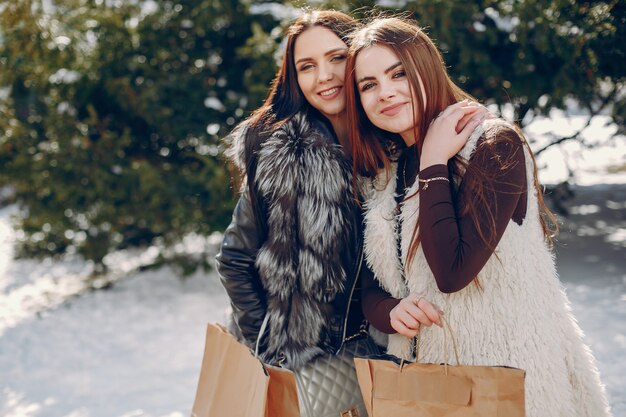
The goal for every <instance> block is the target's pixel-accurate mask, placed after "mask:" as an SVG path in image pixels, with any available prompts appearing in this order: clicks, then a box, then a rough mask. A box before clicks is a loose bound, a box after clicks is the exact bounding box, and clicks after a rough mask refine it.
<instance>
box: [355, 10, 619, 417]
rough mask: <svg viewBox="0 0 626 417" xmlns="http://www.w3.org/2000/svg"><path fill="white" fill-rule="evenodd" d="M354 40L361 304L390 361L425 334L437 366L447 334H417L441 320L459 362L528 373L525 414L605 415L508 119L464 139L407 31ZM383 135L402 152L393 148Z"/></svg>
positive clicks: (379, 28)
mask: <svg viewBox="0 0 626 417" xmlns="http://www.w3.org/2000/svg"><path fill="white" fill-rule="evenodd" d="M351 42H352V43H351V48H350V55H349V58H348V63H347V72H346V74H347V75H346V93H347V95H346V97H347V111H348V126H349V129H348V130H349V139H350V142H351V148H352V154H353V159H354V170H355V171H356V172H358V173H359V174H362V175H364V176H366V177H367V176H369V177H371V178H370V179H369V180H364V181H363V193H364V198H365V203H364V211H365V214H364V217H365V230H364V236H365V237H364V241H365V243H364V246H365V248H364V252H365V259H366V262H367V264H368V266H369V267H370V268H371V270H372V271H373V275H369V276H367V277H365V276H364V277H363V280H364V281H363V287H364V289H363V302H362V306H363V310H364V315H365V317H366V318H367V319H368V320H369V321H370V322H371V323H372V325H374V326H375V327H377V328H378V329H379V330H382V331H383V332H386V333H388V334H389V342H388V352H389V353H391V354H393V355H396V356H398V357H401V358H405V359H411V358H413V350H414V349H415V346H414V342H413V340H414V337H415V336H416V335H417V333H418V332H420V333H421V334H420V341H421V348H420V361H423V362H428V363H441V362H443V361H444V360H445V358H444V355H445V353H444V352H443V350H442V346H443V343H444V342H443V338H444V332H443V331H442V330H441V329H436V328H433V327H429V328H424V327H423V325H427V326H428V325H430V324H432V322H433V321H435V322H438V321H440V320H441V315H442V314H445V318H446V322H447V323H449V324H450V328H451V330H452V332H453V333H454V335H455V336H456V338H457V342H458V345H459V352H458V353H459V357H460V361H461V363H462V364H464V365H487V366H512V367H517V368H522V369H524V370H525V371H526V415H527V416H528V417H565V416H567V417H577V416H580V417H583V416H584V417H592V416H593V417H599V416H600V417H602V416H608V415H610V411H609V408H608V405H607V401H606V398H605V394H604V390H603V387H602V384H601V382H600V379H599V375H598V371H597V369H596V367H595V365H594V359H593V357H592V355H591V353H590V351H589V349H588V348H587V347H586V346H585V345H584V344H583V342H582V340H581V330H580V328H579V327H578V325H577V324H576V321H575V319H574V318H573V316H572V314H571V311H570V308H569V302H568V300H567V297H566V295H565V293H564V292H563V290H562V287H561V284H560V282H559V279H558V276H557V273H556V269H555V264H554V258H553V255H552V252H551V231H550V230H549V227H548V223H547V221H546V218H548V219H553V218H552V216H551V215H550V213H549V211H548V210H547V208H546V207H545V205H544V202H543V199H542V191H541V188H540V187H539V185H538V182H537V173H536V167H535V161H534V158H533V155H532V152H531V150H530V148H529V146H528V144H527V143H526V141H525V139H524V137H523V135H522V134H521V132H520V131H519V129H517V128H516V127H514V126H513V125H510V124H509V123H507V122H505V121H504V120H501V119H489V120H480V119H475V120H470V122H469V123H468V124H467V125H466V126H465V128H464V129H462V130H460V131H459V130H458V129H456V126H457V124H458V122H459V120H462V119H464V118H467V117H468V115H469V114H471V113H472V111H473V110H472V109H471V107H469V106H467V105H466V102H465V101H464V100H465V99H468V98H469V95H468V94H467V93H465V92H464V91H462V90H461V89H460V88H459V87H458V86H456V85H455V84H454V83H453V82H452V81H451V80H450V78H449V77H448V74H447V72H446V68H445V64H444V62H443V59H442V57H441V55H440V53H439V51H438V50H437V48H436V46H435V45H434V43H433V42H432V41H431V40H430V39H429V38H428V36H427V35H426V34H425V33H424V32H423V31H422V30H420V29H419V28H418V27H417V26H416V25H415V24H414V23H413V22H409V21H405V20H402V19H398V18H380V19H375V20H373V21H372V22H371V23H369V24H368V25H366V26H364V27H362V28H361V29H359V30H358V31H357V32H356V33H355V34H354V36H353V39H352V41H351ZM389 137H392V138H393V137H396V138H400V139H401V142H403V147H402V149H401V150H400V151H397V152H395V153H394V152H390V151H388V148H387V147H386V146H385V145H384V144H385V140H386V139H388V138H389ZM427 300H428V301H427ZM428 302H430V303H435V304H436V305H437V306H440V307H441V308H442V310H441V311H439V313H438V314H439V316H437V317H434V319H435V320H433V317H426V316H425V315H424V312H423V310H424V307H425V306H426V304H427V303H428ZM429 305H432V304H429ZM444 312H445V313H444ZM422 352H423V354H422Z"/></svg>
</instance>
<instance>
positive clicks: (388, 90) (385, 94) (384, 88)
mask: <svg viewBox="0 0 626 417" xmlns="http://www.w3.org/2000/svg"><path fill="white" fill-rule="evenodd" d="M395 95H396V94H395V92H394V90H393V88H392V86H391V85H389V84H388V83H386V82H381V83H380V87H379V88H378V101H387V100H389V99H390V98H393V97H395Z"/></svg>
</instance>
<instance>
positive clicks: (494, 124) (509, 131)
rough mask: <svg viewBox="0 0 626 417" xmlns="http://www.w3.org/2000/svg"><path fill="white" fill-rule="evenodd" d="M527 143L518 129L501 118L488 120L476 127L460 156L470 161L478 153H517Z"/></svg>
mask: <svg viewBox="0 0 626 417" xmlns="http://www.w3.org/2000/svg"><path fill="white" fill-rule="evenodd" d="M525 143H526V140H525V139H524V136H523V134H522V133H521V131H520V129H519V128H518V127H516V126H514V125H512V124H511V123H509V122H507V121H506V120H503V119H500V118H495V119H487V120H485V121H484V122H482V123H481V124H480V125H478V126H477V127H476V129H475V130H474V132H473V133H472V134H471V135H470V137H469V139H468V140H467V144H466V145H465V146H464V147H463V149H461V151H460V152H459V155H460V156H461V157H463V158H464V159H465V160H470V159H471V158H473V157H474V156H475V154H477V153H478V154H484V153H488V154H493V153H495V154H499V155H501V154H502V153H504V154H510V153H516V152H517V150H521V148H522V146H523V145H524V144H525Z"/></svg>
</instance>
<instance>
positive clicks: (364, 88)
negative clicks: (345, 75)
mask: <svg viewBox="0 0 626 417" xmlns="http://www.w3.org/2000/svg"><path fill="white" fill-rule="evenodd" d="M372 87H374V83H365V84H361V91H367V90H369V89H370V88H372Z"/></svg>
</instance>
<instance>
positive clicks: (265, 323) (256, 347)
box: [254, 314, 270, 359]
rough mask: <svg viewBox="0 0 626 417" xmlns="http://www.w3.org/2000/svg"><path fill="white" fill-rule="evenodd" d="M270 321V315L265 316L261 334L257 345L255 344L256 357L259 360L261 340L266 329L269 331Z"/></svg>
mask: <svg viewBox="0 0 626 417" xmlns="http://www.w3.org/2000/svg"><path fill="white" fill-rule="evenodd" d="M269 321H270V315H269V314H265V317H264V318H263V323H261V328H260V329H259V334H258V336H257V337H256V343H255V344H254V357H255V358H257V359H258V357H259V346H260V345H261V338H262V337H263V334H264V333H265V329H267V323H268V322H269Z"/></svg>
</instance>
